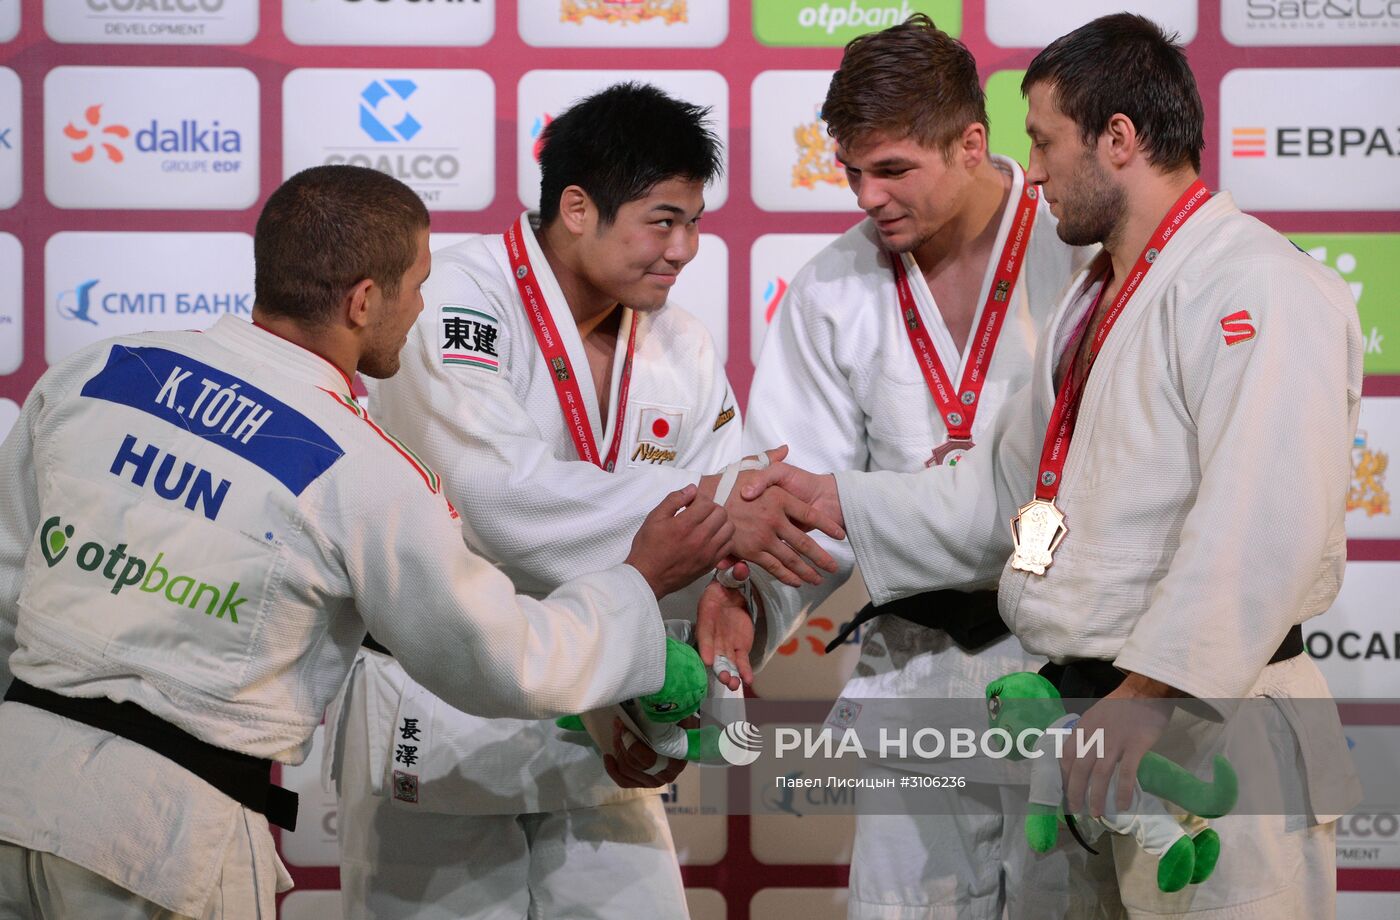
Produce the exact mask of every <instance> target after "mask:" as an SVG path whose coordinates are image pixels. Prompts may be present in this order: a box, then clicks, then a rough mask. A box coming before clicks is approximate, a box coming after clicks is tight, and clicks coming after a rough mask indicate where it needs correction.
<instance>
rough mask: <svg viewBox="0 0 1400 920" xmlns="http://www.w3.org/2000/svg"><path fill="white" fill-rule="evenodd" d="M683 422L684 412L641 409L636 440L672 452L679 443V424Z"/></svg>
mask: <svg viewBox="0 0 1400 920" xmlns="http://www.w3.org/2000/svg"><path fill="white" fill-rule="evenodd" d="M684 420H685V413H684V412H667V411H666V410H664V409H643V410H642V417H641V421H640V424H639V427H638V430H637V440H638V441H646V442H647V443H649V444H654V445H656V446H657V447H665V448H668V449H671V450H674V449H675V447H676V445H677V444H679V443H680V439H681V422H683V421H684Z"/></svg>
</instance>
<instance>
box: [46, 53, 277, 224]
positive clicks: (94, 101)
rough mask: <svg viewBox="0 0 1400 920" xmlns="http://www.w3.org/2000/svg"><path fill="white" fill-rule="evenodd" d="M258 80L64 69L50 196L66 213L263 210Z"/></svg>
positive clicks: (53, 93) (205, 73)
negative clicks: (81, 210)
mask: <svg viewBox="0 0 1400 920" xmlns="http://www.w3.org/2000/svg"><path fill="white" fill-rule="evenodd" d="M258 138H259V118H258V78H257V77H255V76H254V75H253V73H252V72H251V71H248V70H244V69H242V68H232V67H207V68H204V67H182V68H174V67H56V68H54V69H53V70H52V71H50V72H49V74H48V76H47V77H45V78H44V192H45V194H46V195H47V196H48V199H49V201H51V202H52V203H53V204H54V205H56V206H57V207H60V208H160V209H182V210H183V209H191V210H193V209H198V210H210V209H216V208H218V209H228V210H242V209H244V208H247V207H251V206H252V205H253V204H255V203H256V202H257V200H258V192H259V184H258Z"/></svg>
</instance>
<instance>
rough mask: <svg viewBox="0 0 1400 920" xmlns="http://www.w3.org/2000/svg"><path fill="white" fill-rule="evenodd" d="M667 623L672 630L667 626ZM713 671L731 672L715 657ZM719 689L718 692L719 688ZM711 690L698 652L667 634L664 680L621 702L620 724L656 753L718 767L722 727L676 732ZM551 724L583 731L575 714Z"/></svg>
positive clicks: (733, 670) (732, 669) (734, 670)
mask: <svg viewBox="0 0 1400 920" xmlns="http://www.w3.org/2000/svg"><path fill="white" fill-rule="evenodd" d="M667 625H668V627H671V626H672V624H670V623H668V624H667ZM715 668H716V669H717V670H719V669H724V668H728V670H729V671H730V672H731V673H734V672H736V669H735V668H734V666H733V665H732V664H730V663H729V662H728V661H727V660H725V659H724V658H723V656H717V657H716V660H715ZM716 683H718V682H717V681H716ZM719 688H720V689H721V690H723V689H724V688H723V685H722V684H721V685H719ZM714 690H715V687H714V686H712V684H711V681H710V677H709V675H708V674H707V672H706V668H705V663H704V662H703V661H701V660H700V653H699V652H697V651H696V650H695V649H694V648H692V647H691V646H690V645H689V644H688V643H686V642H683V641H680V640H678V639H675V638H673V637H670V636H668V637H667V639H666V676H665V678H664V680H663V682H662V684H661V689H660V690H657V691H656V692H655V693H652V694H650V695H648V696H643V697H638V698H637V699H635V700H628V701H626V702H624V703H622V704H621V705H620V708H621V709H622V711H623V712H624V713H625V714H626V715H627V716H628V719H627V720H626V721H625V722H624V724H626V723H627V722H630V723H631V725H628V727H629V728H632V729H634V730H635V731H636V732H637V734H638V735H639V736H640V737H641V739H642V740H643V741H644V742H646V744H647V746H648V747H650V748H651V749H652V750H654V751H656V752H657V753H659V754H664V755H665V756H667V757H671V758H674V759H677V760H690V761H699V762H702V763H722V762H723V757H722V756H721V754H720V750H719V738H720V735H721V734H722V729H721V728H720V727H719V726H716V725H705V726H702V727H700V728H681V727H680V726H679V725H677V724H676V723H677V722H680V721H682V720H683V719H687V718H689V717H690V716H693V715H695V714H696V713H697V712H699V711H700V706H701V704H703V703H704V702H705V700H706V699H707V698H708V697H709V696H710V695H711V694H712V692H713V691H714ZM721 695H724V694H721ZM555 724H556V725H558V726H559V727H560V728H562V729H564V730H565V731H586V730H587V726H585V725H584V722H583V719H582V718H581V717H579V716H564V717H562V718H560V719H558V720H556V722H555Z"/></svg>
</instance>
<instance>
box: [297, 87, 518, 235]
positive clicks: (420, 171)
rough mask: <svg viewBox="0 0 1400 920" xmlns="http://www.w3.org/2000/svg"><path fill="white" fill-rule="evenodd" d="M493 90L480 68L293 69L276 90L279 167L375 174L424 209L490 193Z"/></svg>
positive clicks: (480, 204)
mask: <svg viewBox="0 0 1400 920" xmlns="http://www.w3.org/2000/svg"><path fill="white" fill-rule="evenodd" d="M495 147H496V87H495V83H494V82H492V80H491V78H490V77H489V76H488V75H487V74H486V73H485V72H484V71H480V70H394V71H377V70H329V69H327V70H322V69H312V68H306V69H300V70H294V71H292V72H291V73H290V74H288V75H287V79H286V81H285V82H284V83H283V84H282V167H283V171H284V175H286V176H291V175H293V174H295V173H297V172H299V171H300V170H302V169H306V168H307V167H310V166H317V165H320V164H323V163H326V164H338V163H348V164H350V165H352V166H364V167H367V168H369V169H377V170H379V171H380V172H382V173H386V174H388V175H390V176H393V177H394V178H396V179H399V180H400V181H402V182H404V183H405V184H406V185H408V186H409V187H410V188H412V189H413V190H414V191H415V192H417V193H418V194H419V196H420V197H422V199H423V201H424V203H426V204H427V205H428V207H429V208H430V209H447V210H454V211H475V210H480V209H482V208H485V207H486V206H487V205H489V204H490V203H491V200H492V199H493V198H494V197H495V193H496V169H495V165H496V150H495Z"/></svg>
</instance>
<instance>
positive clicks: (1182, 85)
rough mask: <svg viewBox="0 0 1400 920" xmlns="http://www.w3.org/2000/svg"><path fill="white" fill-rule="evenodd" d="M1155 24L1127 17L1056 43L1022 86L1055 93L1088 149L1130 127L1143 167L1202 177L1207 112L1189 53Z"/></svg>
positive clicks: (1101, 21)
mask: <svg viewBox="0 0 1400 920" xmlns="http://www.w3.org/2000/svg"><path fill="white" fill-rule="evenodd" d="M1177 39H1178V36H1177V35H1175V34H1173V35H1170V36H1169V35H1167V34H1166V33H1165V32H1163V31H1162V29H1161V27H1160V26H1158V25H1157V24H1156V23H1155V22H1153V21H1152V20H1150V19H1148V18H1146V17H1145V16H1137V15H1134V14H1132V13H1114V14H1113V15H1111V16H1101V17H1099V18H1098V19H1095V20H1094V21H1093V22H1091V23H1089V24H1087V25H1084V26H1081V27H1079V28H1078V29H1075V30H1074V31H1073V32H1071V33H1069V34H1068V35H1062V36H1060V37H1059V38H1057V39H1055V40H1054V41H1053V42H1051V43H1050V45H1049V46H1048V47H1047V48H1046V49H1045V50H1044V51H1042V52H1040V53H1039V54H1037V55H1036V56H1035V60H1033V61H1031V66H1030V67H1029V68H1027V69H1026V76H1025V78H1024V79H1023V80H1022V81H1021V93H1022V95H1027V94H1029V92H1030V88H1031V87H1032V86H1034V85H1036V84H1037V83H1047V84H1049V85H1051V86H1053V87H1054V88H1055V97H1056V99H1057V100H1058V103H1059V107H1060V111H1062V112H1064V113H1065V115H1066V116H1068V117H1069V118H1070V119H1071V120H1072V121H1073V122H1074V123H1075V124H1077V125H1079V130H1080V134H1081V136H1082V137H1083V139H1084V143H1085V144H1090V143H1092V142H1093V141H1094V139H1095V138H1097V137H1098V136H1099V135H1100V134H1102V133H1103V132H1104V129H1106V128H1107V127H1108V122H1109V119H1110V118H1112V117H1113V116H1114V115H1115V114H1118V113H1122V114H1124V115H1126V116H1128V117H1129V118H1130V119H1132V122H1133V127H1135V128H1136V129H1137V134H1138V137H1139V138H1140V139H1141V141H1142V145H1143V150H1144V152H1145V153H1146V155H1147V161H1148V162H1149V163H1151V164H1152V165H1153V166H1156V167H1157V168H1158V169H1161V170H1163V171H1165V172H1171V171H1173V170H1176V169H1180V168H1181V167H1183V166H1186V165H1187V164H1190V166H1191V168H1192V169H1194V170H1196V171H1197V172H1199V171H1200V169H1201V150H1202V149H1204V148H1205V145H1206V140H1205V109H1204V107H1203V106H1202V105H1201V94H1200V92H1199V91H1198V90H1197V89H1196V77H1195V75H1194V74H1192V73H1191V65H1190V64H1188V63H1187V61H1186V52H1185V51H1183V50H1182V47H1181V45H1180V44H1179V42H1178V41H1177Z"/></svg>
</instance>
